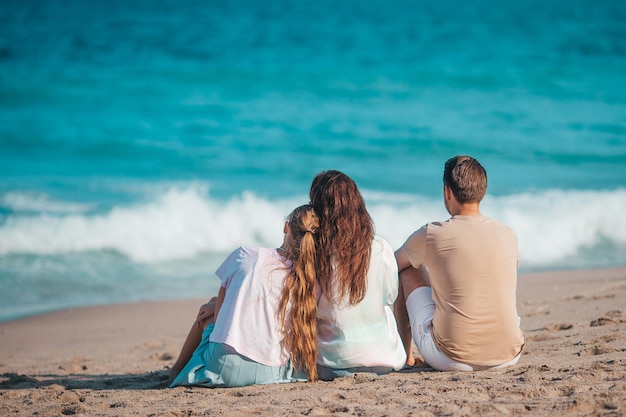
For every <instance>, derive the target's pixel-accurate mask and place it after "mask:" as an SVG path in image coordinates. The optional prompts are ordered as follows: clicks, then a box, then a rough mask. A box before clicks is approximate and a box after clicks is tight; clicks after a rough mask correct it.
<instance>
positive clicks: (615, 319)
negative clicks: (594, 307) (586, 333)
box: [589, 310, 626, 327]
mask: <svg viewBox="0 0 626 417" xmlns="http://www.w3.org/2000/svg"><path fill="white" fill-rule="evenodd" d="M623 316H624V313H623V312H622V311H621V310H611V311H609V312H607V313H606V314H604V316H602V317H599V318H597V319H595V320H592V321H591V323H589V325H590V326H591V327H598V326H608V325H611V324H617V323H623V322H624V321H626V320H624V318H623Z"/></svg>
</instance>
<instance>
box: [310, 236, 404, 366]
mask: <svg viewBox="0 0 626 417" xmlns="http://www.w3.org/2000/svg"><path fill="white" fill-rule="evenodd" d="M397 296H398V266H397V264H396V258H395V256H394V253H393V250H392V249H391V246H390V245H389V243H387V241H386V240H384V239H382V238H379V237H376V238H374V240H373V241H372V255H371V259H370V267H369V270H368V273H367V291H366V294H365V298H363V300H361V302H360V303H359V304H357V305H355V306H349V305H348V303H347V302H345V303H343V304H344V305H336V304H333V303H331V302H330V301H329V300H328V299H327V298H326V297H325V296H323V295H321V294H320V295H319V296H318V303H317V306H318V311H317V317H318V320H317V342H318V343H317V363H318V364H320V365H323V366H326V367H329V368H336V369H345V368H354V367H361V366H363V367H374V366H383V367H390V368H394V369H395V370H399V369H401V368H402V367H403V366H404V365H405V363H406V353H405V351H404V347H403V345H402V341H401V339H400V335H399V334H398V328H397V325H396V320H395V317H394V314H393V303H394V301H395V300H396V297H397Z"/></svg>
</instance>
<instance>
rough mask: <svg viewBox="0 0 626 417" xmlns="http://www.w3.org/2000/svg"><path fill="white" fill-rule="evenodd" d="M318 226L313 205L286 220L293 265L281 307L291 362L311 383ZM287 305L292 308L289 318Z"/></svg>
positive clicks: (314, 367)
mask: <svg viewBox="0 0 626 417" xmlns="http://www.w3.org/2000/svg"><path fill="white" fill-rule="evenodd" d="M318 227H319V221H318V218H317V215H316V214H315V210H314V209H313V206H312V205H310V204H307V205H304V206H300V207H298V208H296V209H295V210H294V211H293V212H291V214H290V215H289V217H288V218H287V228H288V230H289V232H290V233H291V240H290V242H289V244H288V245H287V247H286V248H285V257H286V258H287V259H289V260H291V261H292V263H293V265H292V268H291V271H290V273H289V274H288V275H287V278H286V279H285V286H284V288H283V292H282V294H281V298H280V303H279V308H278V314H279V318H280V321H281V322H282V323H283V328H284V329H286V333H285V339H284V342H285V343H286V345H287V346H289V347H290V350H291V358H292V361H293V362H294V365H295V366H296V367H300V368H304V370H305V371H306V373H307V375H308V379H309V381H315V380H317V364H316V361H317V345H316V340H317V300H316V297H315V277H316V274H315V234H316V233H317V229H318ZM287 305H290V310H289V316H288V317H286V315H287ZM286 322H288V324H285V323H286Z"/></svg>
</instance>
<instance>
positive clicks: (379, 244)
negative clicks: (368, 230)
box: [372, 235, 392, 252]
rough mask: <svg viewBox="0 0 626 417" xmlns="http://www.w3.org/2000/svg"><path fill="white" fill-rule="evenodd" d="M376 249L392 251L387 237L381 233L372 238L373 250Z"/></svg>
mask: <svg viewBox="0 0 626 417" xmlns="http://www.w3.org/2000/svg"><path fill="white" fill-rule="evenodd" d="M375 250H378V251H381V252H383V251H388V250H391V251H392V249H391V245H390V244H389V242H388V241H387V239H385V238H384V237H382V236H379V235H376V236H374V239H372V252H373V251H375Z"/></svg>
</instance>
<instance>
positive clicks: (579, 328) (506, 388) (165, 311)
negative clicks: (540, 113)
mask: <svg viewBox="0 0 626 417" xmlns="http://www.w3.org/2000/svg"><path fill="white" fill-rule="evenodd" d="M208 296H209V294H207V297H208ZM625 300H626V268H614V269H600V270H590V271H561V272H549V273H536V274H523V275H521V276H520V279H519V285H518V309H519V312H520V315H521V316H522V329H523V330H524V333H525V335H526V338H527V347H526V350H525V353H524V355H523V357H522V359H521V360H520V363H519V364H518V365H517V366H515V367H513V368H511V369H507V370H502V371H488V372H478V373H441V372H434V371H432V370H431V369H430V368H428V367H427V366H424V365H421V366H418V367H416V368H412V369H410V370H407V371H404V372H399V373H394V374H391V375H387V376H383V377H373V376H370V375H358V376H357V377H349V378H343V379H339V380H335V381H333V382H318V383H315V384H305V383H299V384H287V385H271V386H252V387H245V388H230V389H206V388H183V387H178V388H175V389H165V388H163V379H162V375H161V374H162V373H161V372H159V371H161V370H163V369H164V368H165V367H167V366H169V365H171V364H172V363H173V361H174V359H175V356H176V355H177V354H178V351H179V349H180V346H181V343H182V341H183V338H184V336H185V335H186V333H187V330H188V328H189V326H190V325H191V321H192V319H193V317H194V316H195V313H196V310H197V307H198V306H199V303H200V302H201V301H203V299H197V300H182V301H163V302H149V303H136V304H123V305H113V306H105V307H93V308H84V309H73V310H67V311H60V312H55V313H50V314H45V315H41V316H36V317H29V318H25V319H20V320H15V321H10V322H5V323H0V415H2V416H5V415H7V416H8V415H17V416H21V415H31V416H32V415H40V416H48V415H89V416H118V415H124V416H127V415H138V416H200V415H224V416H229V415H249V416H252V415H260V416H265V415H276V416H291V415H309V416H321V415H336V416H348V415H350V416H352V415H359V416H383V415H386V416H404V415H412V416H432V415H434V416H457V415H459V416H463V415H466V416H470V415H483V416H485V415H492V416H496V415H497V416H500V415H529V416H530V415H532V416H548V415H574V416H622V415H626V301H625Z"/></svg>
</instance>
